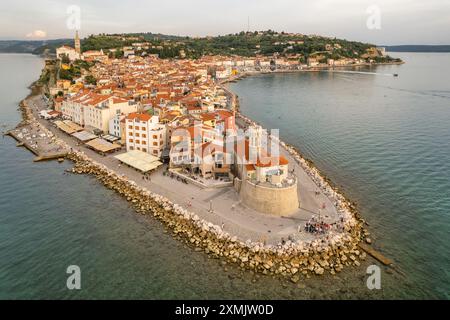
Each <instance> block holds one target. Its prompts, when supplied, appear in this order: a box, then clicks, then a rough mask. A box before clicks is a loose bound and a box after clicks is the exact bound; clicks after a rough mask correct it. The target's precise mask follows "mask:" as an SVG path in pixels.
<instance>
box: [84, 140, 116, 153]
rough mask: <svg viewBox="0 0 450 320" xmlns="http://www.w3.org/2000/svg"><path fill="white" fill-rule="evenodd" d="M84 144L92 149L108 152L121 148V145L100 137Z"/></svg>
mask: <svg viewBox="0 0 450 320" xmlns="http://www.w3.org/2000/svg"><path fill="white" fill-rule="evenodd" d="M86 145H87V146H89V147H91V148H92V149H94V150H97V151H100V152H110V151H113V150H116V149H120V148H121V146H119V145H118V144H116V143H111V142H108V141H106V140H103V139H101V138H97V139H94V140H91V141H89V142H87V143H86Z"/></svg>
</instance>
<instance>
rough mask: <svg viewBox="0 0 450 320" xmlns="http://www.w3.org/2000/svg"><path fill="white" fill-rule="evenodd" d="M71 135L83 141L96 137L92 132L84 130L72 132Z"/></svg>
mask: <svg viewBox="0 0 450 320" xmlns="http://www.w3.org/2000/svg"><path fill="white" fill-rule="evenodd" d="M72 136H73V137H75V138H77V139H78V140H80V141H83V142H85V141H89V140H92V139H95V138H97V136H96V135H95V134H92V133H90V132H88V131H86V130H83V131H80V132H75V133H72Z"/></svg>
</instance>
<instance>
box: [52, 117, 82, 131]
mask: <svg viewBox="0 0 450 320" xmlns="http://www.w3.org/2000/svg"><path fill="white" fill-rule="evenodd" d="M54 123H55V124H56V126H57V127H58V128H59V129H60V130H62V131H64V132H65V133H67V134H72V133H74V132H78V131H81V130H83V128H82V127H80V126H79V125H77V124H76V123H74V122H72V121H70V120H64V121H59V120H58V121H55V122H54Z"/></svg>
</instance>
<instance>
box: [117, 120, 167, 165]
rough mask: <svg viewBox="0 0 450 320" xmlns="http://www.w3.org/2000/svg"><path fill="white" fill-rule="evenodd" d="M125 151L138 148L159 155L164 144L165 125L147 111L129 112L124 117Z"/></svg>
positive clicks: (165, 139)
mask: <svg viewBox="0 0 450 320" xmlns="http://www.w3.org/2000/svg"><path fill="white" fill-rule="evenodd" d="M125 141H126V146H127V151H130V150H140V151H143V152H147V153H149V154H151V155H153V156H155V157H161V155H162V152H163V150H164V148H165V146H166V141H167V137H166V127H165V125H163V124H161V123H159V117H158V116H151V115H149V114H147V113H136V112H134V113H131V114H129V115H128V116H127V117H126V119H125Z"/></svg>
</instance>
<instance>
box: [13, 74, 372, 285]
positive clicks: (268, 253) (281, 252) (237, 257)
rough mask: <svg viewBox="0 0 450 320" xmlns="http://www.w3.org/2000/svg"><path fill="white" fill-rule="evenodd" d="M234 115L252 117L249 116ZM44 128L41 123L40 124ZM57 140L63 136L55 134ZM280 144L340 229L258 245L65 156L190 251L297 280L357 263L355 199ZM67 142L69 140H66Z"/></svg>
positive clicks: (26, 114)
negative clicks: (332, 206)
mask: <svg viewBox="0 0 450 320" xmlns="http://www.w3.org/2000/svg"><path fill="white" fill-rule="evenodd" d="M30 89H31V90H32V92H31V93H30V95H29V96H28V97H27V98H25V99H24V100H23V101H22V102H21V107H20V109H21V111H22V118H23V121H22V123H25V124H26V123H28V122H37V123H39V122H38V121H37V120H36V118H35V117H34V115H33V112H32V110H31V109H30V107H29V106H28V104H27V100H28V99H30V98H32V97H33V96H35V95H36V94H39V90H40V87H39V85H38V84H37V82H35V83H33V84H32V85H31V86H30ZM239 116H240V117H241V118H242V119H244V120H246V121H248V122H249V123H251V122H252V120H251V119H248V118H246V117H245V116H243V115H241V114H239ZM45 129H46V128H45ZM59 142H60V143H63V144H65V142H63V141H61V140H59ZM280 143H281V145H282V146H283V147H284V148H285V149H286V150H287V151H288V152H289V153H291V154H292V155H293V156H294V157H295V159H296V161H298V163H299V164H300V165H302V166H303V167H305V168H307V169H308V172H311V174H312V176H313V177H314V181H315V182H316V184H317V185H318V187H319V186H320V188H321V189H323V190H324V191H325V192H326V193H327V195H328V196H330V197H332V198H333V199H334V200H335V201H336V205H337V206H338V207H339V210H340V211H341V212H342V213H343V214H344V215H345V217H346V221H345V232H342V233H340V234H337V235H333V237H329V236H328V237H327V238H326V239H320V238H319V239H316V240H314V241H310V242H308V243H293V242H291V241H288V242H286V243H285V244H278V245H264V244H263V243H261V242H249V241H246V242H244V241H241V240H239V239H238V238H237V237H236V236H233V235H231V234H228V233H227V232H224V231H223V230H222V229H221V227H219V226H217V225H214V224H212V223H210V222H208V221H206V220H203V219H200V218H199V217H198V215H196V214H195V213H193V212H189V211H188V210H186V209H183V208H182V207H181V206H180V205H178V204H175V203H173V202H172V201H171V200H170V199H168V198H166V197H163V196H161V195H158V194H156V193H152V192H150V191H148V190H147V189H146V188H142V187H140V186H139V185H138V184H137V183H136V182H134V181H132V180H128V179H126V178H124V177H121V176H119V175H118V174H117V173H116V172H115V171H113V170H111V169H109V168H108V167H106V166H105V165H103V164H101V163H98V162H96V161H94V160H93V159H90V158H89V157H88V156H86V155H85V154H84V153H83V152H72V153H70V154H69V155H68V156H67V159H69V160H71V161H73V162H74V163H75V166H74V168H73V170H72V171H73V172H74V173H77V174H83V173H88V174H91V175H94V176H95V177H96V178H97V179H98V180H99V181H100V182H102V183H103V184H104V185H105V186H106V187H107V188H110V189H113V190H115V191H116V192H118V193H119V194H120V195H122V196H123V197H125V198H126V199H127V201H129V202H131V203H132V205H133V206H134V207H135V209H136V211H137V212H139V213H141V214H153V216H154V217H156V218H157V219H158V220H160V221H161V222H163V223H164V224H165V225H166V226H167V227H169V229H171V230H172V232H173V235H174V237H176V238H178V239H180V240H182V241H183V242H185V243H186V244H188V245H189V246H191V247H195V248H196V249H195V250H196V251H204V252H205V253H207V254H210V255H212V256H213V257H215V258H219V257H223V258H225V259H226V260H228V261H230V262H232V263H235V264H237V265H239V266H240V267H241V268H245V269H250V270H255V271H258V272H261V273H263V274H280V275H282V276H286V277H289V278H290V279H291V281H293V282H297V281H299V279H300V277H299V275H304V276H306V277H309V275H310V274H317V275H321V274H324V272H325V271H327V272H329V273H330V274H335V273H336V272H339V271H341V270H342V269H343V268H344V267H345V266H350V265H354V266H359V265H360V262H359V261H358V259H360V260H364V259H365V258H366V253H365V252H364V251H363V250H362V249H361V248H360V247H359V243H360V242H361V241H362V240H364V239H365V238H366V237H367V236H368V234H369V233H368V232H367V230H365V229H364V227H363V226H364V220H362V219H361V217H360V216H359V213H358V212H357V210H356V208H355V205H354V204H353V203H351V202H350V201H348V200H347V199H346V198H345V197H344V196H343V195H342V194H341V193H340V191H339V190H337V189H336V188H334V187H332V186H331V184H330V183H329V180H328V179H327V178H326V177H325V176H323V174H321V173H320V172H319V171H318V170H317V169H316V168H314V166H313V165H312V163H311V162H310V161H308V160H305V159H304V158H303V157H302V156H301V154H300V153H299V152H298V151H297V150H296V149H295V148H294V147H292V146H290V145H288V144H286V143H284V142H282V141H280ZM67 147H68V148H70V146H67Z"/></svg>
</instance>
